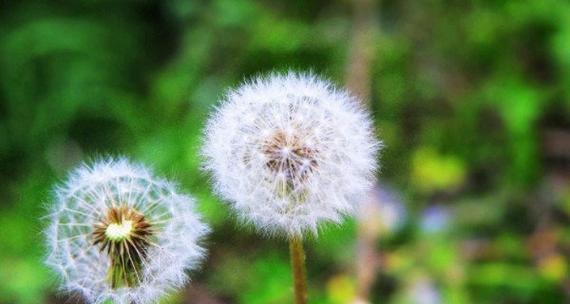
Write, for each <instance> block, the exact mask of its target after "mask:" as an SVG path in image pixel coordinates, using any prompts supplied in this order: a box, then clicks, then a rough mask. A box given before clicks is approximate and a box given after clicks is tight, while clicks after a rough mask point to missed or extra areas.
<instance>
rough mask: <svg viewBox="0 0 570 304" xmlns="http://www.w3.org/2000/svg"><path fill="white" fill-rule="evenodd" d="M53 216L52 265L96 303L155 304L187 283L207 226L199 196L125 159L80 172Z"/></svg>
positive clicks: (58, 195)
mask: <svg viewBox="0 0 570 304" xmlns="http://www.w3.org/2000/svg"><path fill="white" fill-rule="evenodd" d="M48 219H49V222H50V224H49V226H48V227H47V229H46V231H45V237H46V240H47V247H48V254H47V257H46V263H47V264H48V265H49V266H50V267H51V268H52V269H54V270H55V271H56V272H57V273H58V275H59V276H60V278H61V281H62V289H63V290H65V291H68V292H77V293H79V294H81V295H82V296H83V297H84V298H85V299H86V300H87V301H88V302H90V303H104V302H106V301H112V302H113V303H121V304H123V303H124V304H128V303H129V304H130V303H137V304H138V303H155V302H157V301H158V299H159V298H160V297H161V296H163V295H164V294H166V293H168V292H170V291H172V290H174V289H176V288H179V287H182V286H183V285H184V284H185V283H186V282H187V281H188V275H187V274H186V270H188V269H193V268H195V267H197V265H198V264H199V262H200V260H201V259H202V258H203V257H204V254H205V250H204V249H203V248H201V247H200V245H199V242H200V240H201V239H202V237H203V236H204V235H205V234H206V233H207V232H208V230H209V228H208V226H207V225H205V224H204V223H202V221H201V219H200V217H199V216H198V215H197V214H196V213H195V211H194V199H193V198H191V197H189V196H186V195H183V194H180V193H178V192H177V189H176V186H175V185H174V184H172V183H171V182H169V181H167V180H164V179H161V178H158V177H155V176H154V175H153V173H152V172H150V171H149V170H148V169H147V168H146V167H144V166H143V165H140V164H133V163H131V162H129V161H128V160H126V159H124V158H119V159H107V160H103V161H99V162H95V163H94V164H93V165H90V166H89V165H82V166H80V167H79V168H77V169H75V170H74V171H73V172H72V173H71V174H70V175H69V177H68V179H67V181H66V182H65V183H64V184H63V185H61V186H60V187H58V188H56V190H55V202H54V204H53V206H52V208H51V213H50V215H49V216H48Z"/></svg>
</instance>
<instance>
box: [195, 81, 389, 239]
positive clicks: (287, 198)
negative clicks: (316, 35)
mask: <svg viewBox="0 0 570 304" xmlns="http://www.w3.org/2000/svg"><path fill="white" fill-rule="evenodd" d="M380 147H381V143H380V142H379V141H378V140H377V139H376V137H375V136H374V131H373V123H372V120H371V118H370V116H369V114H368V113H367V112H366V111H365V110H364V108H363V106H361V104H360V103H359V101H358V100H357V99H356V98H355V97H353V96H351V95H350V94H349V93H348V92H346V91H344V90H341V89H338V88H335V87H334V86H333V85H332V84H331V83H330V82H328V81H325V80H323V79H320V78H318V77H316V76H314V75H312V74H303V73H295V72H288V73H286V74H271V75H268V76H265V77H258V78H255V79H253V80H251V81H249V82H246V83H244V84H243V85H241V86H240V87H238V88H237V89H234V90H231V91H229V93H228V94H227V95H226V96H225V97H224V98H223V100H222V102H221V104H220V105H219V106H218V108H217V109H216V110H215V112H214V113H213V114H212V115H211V117H210V119H209V120H208V123H207V126H206V129H205V140H204V145H203V147H202V154H203V156H204V159H205V165H204V168H205V170H207V171H209V172H210V173H211V174H212V178H213V181H214V187H215V190H216V192H217V193H218V194H219V195H220V196H221V197H222V198H224V199H225V200H227V201H229V202H230V205H231V207H232V208H233V209H234V210H235V212H236V213H237V215H238V217H239V218H240V219H241V220H243V221H245V222H248V223H252V224H253V225H254V226H255V227H256V228H257V229H259V230H260V231H262V232H264V233H266V234H270V235H285V236H288V237H292V236H300V235H302V234H303V233H305V232H312V233H315V234H316V233H317V230H318V226H319V223H321V222H327V221H328V222H334V223H339V222H340V221H341V220H342V217H343V215H346V214H352V213H353V212H354V211H355V209H356V207H357V204H358V202H359V201H360V200H361V199H362V198H363V197H364V195H366V193H367V191H368V190H369V188H370V187H371V185H372V184H373V182H374V180H375V178H374V173H375V171H376V169H377V162H376V157H377V153H378V150H379V149H380Z"/></svg>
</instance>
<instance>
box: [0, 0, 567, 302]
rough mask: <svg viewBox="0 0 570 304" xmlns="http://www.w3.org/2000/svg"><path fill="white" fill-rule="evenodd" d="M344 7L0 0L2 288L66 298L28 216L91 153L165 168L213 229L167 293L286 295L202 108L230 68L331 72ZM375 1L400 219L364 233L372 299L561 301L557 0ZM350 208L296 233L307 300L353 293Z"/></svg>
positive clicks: (181, 297)
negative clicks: (314, 235)
mask: <svg viewBox="0 0 570 304" xmlns="http://www.w3.org/2000/svg"><path fill="white" fill-rule="evenodd" d="M352 7H353V3H352V2H351V1H349V0H334V1H322V0H315V1H276V0H272V1H269V0H268V1H247V0H211V1H206V0H203V1H185V0H164V1H151V0H141V1H127V0H123V1H115V0H114V1H111V0H75V1H70V0H59V1H33V0H28V1H9V0H8V1H1V2H0V227H1V229H0V283H1V284H0V303H38V302H46V303H58V302H62V303H65V301H66V299H65V298H64V297H63V296H59V297H57V298H56V297H55V296H54V294H55V290H56V288H57V284H56V282H55V280H54V277H53V274H52V273H50V272H49V271H48V270H47V269H46V268H45V267H44V266H43V265H42V256H43V255H44V254H45V253H44V252H43V250H44V249H43V246H42V235H41V230H42V227H43V225H44V223H43V222H42V221H41V218H42V216H44V215H45V213H46V209H45V205H46V204H49V202H50V199H51V193H50V189H51V188H52V187H53V185H54V184H55V183H56V182H58V181H61V180H62V179H63V178H64V177H65V173H66V172H67V171H68V170H69V169H70V168H72V167H73V166H74V165H76V164H78V163H79V162H80V161H82V160H88V159H92V158H94V157H97V156H100V155H106V154H112V155H116V154H126V155H129V156H131V157H132V158H134V159H136V160H139V161H143V162H145V163H148V164H150V165H153V166H155V167H156V168H157V170H158V171H159V172H160V173H161V174H163V175H166V176H168V177H170V178H174V179H177V180H179V181H180V183H181V185H182V186H183V188H184V189H185V190H188V191H189V192H191V193H193V194H194V195H195V196H196V197H197V198H198V200H199V203H200V206H199V208H200V210H201V211H202V212H203V213H204V215H205V217H206V219H207V221H208V222H209V223H211V225H212V226H213V228H214V232H213V234H212V235H211V237H210V239H209V241H208V242H207V246H208V247H209V249H210V258H209V260H208V261H207V263H206V265H204V267H203V269H202V270H201V271H198V272H196V273H194V274H193V277H194V280H193V283H192V284H191V286H190V287H188V289H187V290H186V291H184V292H182V293H180V294H178V295H174V296H172V297H170V298H169V299H167V300H165V302H168V303H179V302H199V301H200V300H196V299H197V297H198V296H200V297H202V298H200V299H204V298H203V297H204V295H203V294H207V297H209V298H208V299H209V300H212V301H218V302H220V303H226V302H229V303H287V302H289V301H290V300H291V290H290V287H289V286H290V283H291V277H290V274H289V264H288V256H287V248H286V244H284V242H283V241H282V240H267V239H263V238H260V237H259V236H257V235H256V234H255V233H253V232H252V231H251V229H242V228H239V227H238V226H237V225H236V224H235V221H234V220H233V217H232V216H231V214H230V212H228V210H227V208H226V207H225V206H224V205H223V204H222V203H221V202H219V201H218V200H217V199H216V198H215V197H214V196H213V195H212V194H211V189H210V187H209V183H208V178H207V177H206V176H204V175H203V174H201V173H200V170H199V167H200V159H199V158H198V155H197V154H198V153H197V151H198V148H199V145H200V142H201V132H202V126H203V123H204V120H205V118H206V117H207V114H208V112H209V111H210V110H211V108H212V106H213V105H214V104H215V102H216V100H217V99H218V98H219V97H220V96H221V95H222V94H223V93H224V91H225V90H226V89H227V88H228V87H231V86H235V85H236V84H238V83H239V82H240V81H241V80H242V79H243V78H244V77H250V76H252V75H256V74H258V73H263V72H267V71H272V70H284V69H287V68H297V69H302V70H308V69H312V70H313V71H315V72H318V73H320V74H323V75H325V76H327V77H330V78H331V79H333V80H334V81H335V82H337V83H339V84H342V82H343V79H345V75H344V74H345V67H346V64H347V53H348V51H349V49H350V45H349V44H350V41H351V35H352V33H351V29H352V24H353V17H352V14H351V12H352ZM376 14H377V17H378V20H379V22H378V24H377V27H378V37H376V38H377V39H376V44H375V48H374V55H375V56H374V57H375V60H374V64H373V66H372V85H373V87H372V91H373V94H372V97H371V100H370V104H371V108H372V110H373V112H374V115H375V118H376V125H377V128H378V133H379V134H380V137H382V138H383V140H384V141H385V144H386V149H385V151H384V153H383V156H382V167H383V169H382V172H381V178H382V185H384V184H390V185H392V186H393V189H395V190H393V191H394V192H397V193H399V194H398V197H400V198H401V200H400V201H399V202H398V203H399V204H401V205H402V208H404V210H406V211H405V214H406V218H405V220H403V221H404V224H403V225H401V226H399V227H397V228H396V227H394V228H393V229H392V230H391V231H390V232H389V233H383V234H382V237H381V239H380V240H379V242H378V244H377V245H378V246H377V247H378V250H379V251H381V252H382V254H381V255H380V256H381V260H382V267H381V271H380V273H379V274H378V277H377V280H376V283H375V285H374V286H373V290H372V292H371V301H372V302H373V303H440V302H441V303H568V301H570V291H569V290H570V289H569V288H570V287H569V286H570V279H569V266H568V263H569V260H568V256H569V252H570V227H569V225H568V222H569V219H570V207H569V206H570V203H569V202H570V173H569V172H570V149H569V148H568V147H570V3H569V2H567V1H563V0H524V1H482V0H471V1H443V0H430V1H411V0H404V1H396V0H384V1H381V3H380V5H379V6H378V9H377V11H376ZM434 206H435V208H434ZM382 220H383V221H387V222H389V221H390V219H389V218H383V219H382ZM355 226H356V225H355V223H354V221H348V222H347V223H346V224H345V225H343V226H341V227H326V228H324V229H323V232H322V234H321V235H320V236H319V238H318V239H315V240H311V241H310V242H309V243H308V246H307V247H308V263H309V264H308V273H309V281H310V297H311V303H346V302H348V301H350V300H351V299H352V298H353V296H354V293H355V290H356V288H355V285H356V284H357V283H356V279H355V277H354V270H353V268H354V263H355V261H354V259H355V256H356V253H355V244H356V233H357V229H355ZM72 301H74V300H72ZM202 301H204V302H205V301H206V300H202ZM67 303H69V302H67Z"/></svg>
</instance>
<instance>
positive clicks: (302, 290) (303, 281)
mask: <svg viewBox="0 0 570 304" xmlns="http://www.w3.org/2000/svg"><path fill="white" fill-rule="evenodd" d="M289 252H290V254H291V267H292V271H293V286H294V287H295V304H306V303H307V276H306V273H305V250H304V249H303V241H302V239H301V238H300V237H291V238H289Z"/></svg>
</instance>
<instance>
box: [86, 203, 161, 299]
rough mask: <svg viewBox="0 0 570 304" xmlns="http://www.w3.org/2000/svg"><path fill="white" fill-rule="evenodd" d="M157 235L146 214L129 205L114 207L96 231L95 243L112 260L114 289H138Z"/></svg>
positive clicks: (95, 228) (94, 230)
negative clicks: (150, 247) (144, 261)
mask: <svg viewBox="0 0 570 304" xmlns="http://www.w3.org/2000/svg"><path fill="white" fill-rule="evenodd" d="M152 235H153V229H152V225H151V224H150V223H149V222H148V221H147V220H146V218H145V217H144V215H143V214H141V213H140V212H138V211H137V210H135V209H134V208H131V207H128V206H121V207H111V208H109V210H108V211H107V213H106V215H105V216H104V217H103V218H102V219H100V220H99V221H98V222H97V223H96V224H95V225H94V229H93V244H94V245H99V249H100V250H101V252H107V254H108V256H109V258H110V259H111V268H110V270H109V280H110V283H111V286H112V288H117V287H120V286H128V287H130V286H136V285H137V284H138V283H139V281H140V270H141V266H142V262H143V259H144V258H145V257H146V252H147V250H148V247H149V246H150V245H151V241H150V237H152Z"/></svg>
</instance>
